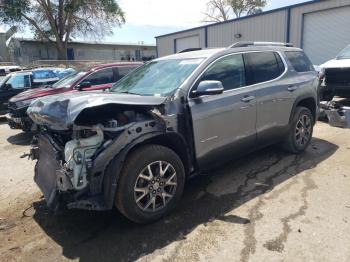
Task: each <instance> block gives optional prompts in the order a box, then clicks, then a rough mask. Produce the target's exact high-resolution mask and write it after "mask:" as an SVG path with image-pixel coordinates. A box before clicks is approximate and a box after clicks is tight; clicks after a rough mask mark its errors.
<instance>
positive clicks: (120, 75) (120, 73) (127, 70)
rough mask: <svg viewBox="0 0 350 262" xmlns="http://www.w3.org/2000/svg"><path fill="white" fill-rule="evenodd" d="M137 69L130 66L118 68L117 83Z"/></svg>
mask: <svg viewBox="0 0 350 262" xmlns="http://www.w3.org/2000/svg"><path fill="white" fill-rule="evenodd" d="M135 68H136V67H129V66H123V67H118V68H117V70H118V76H117V81H118V80H119V79H121V78H123V77H124V76H126V75H127V74H129V73H130V72H131V71H132V70H134V69H135Z"/></svg>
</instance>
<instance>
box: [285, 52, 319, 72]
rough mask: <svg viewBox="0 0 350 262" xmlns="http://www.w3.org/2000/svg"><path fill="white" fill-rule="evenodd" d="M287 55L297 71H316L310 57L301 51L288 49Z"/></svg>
mask: <svg viewBox="0 0 350 262" xmlns="http://www.w3.org/2000/svg"><path fill="white" fill-rule="evenodd" d="M286 56H287V58H288V60H289V62H290V63H291V64H292V66H293V67H294V69H295V71H297V72H309V71H315V69H314V67H313V65H312V64H311V62H310V60H309V58H307V56H306V55H305V54H304V52H301V51H288V52H286Z"/></svg>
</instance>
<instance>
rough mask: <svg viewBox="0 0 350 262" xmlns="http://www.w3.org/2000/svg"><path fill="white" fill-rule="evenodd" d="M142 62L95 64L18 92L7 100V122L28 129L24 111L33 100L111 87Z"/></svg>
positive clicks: (24, 129)
mask: <svg viewBox="0 0 350 262" xmlns="http://www.w3.org/2000/svg"><path fill="white" fill-rule="evenodd" d="M142 64H143V63H140V62H130V63H129V62H128V63H115V64H106V65H97V66H94V67H91V68H90V69H88V70H87V71H86V72H85V71H84V72H75V73H73V74H70V75H68V76H67V77H65V78H63V79H61V80H60V81H58V82H57V83H55V84H54V85H52V86H45V87H42V88H37V89H35V90H28V91H26V92H23V93H20V94H18V95H17V96H14V97H12V98H11V99H10V101H9V104H8V110H9V113H8V114H7V115H6V117H7V120H8V124H9V125H10V127H11V128H13V129H22V130H23V131H30V130H31V129H32V121H31V120H30V119H29V117H28V116H27V114H26V111H27V108H28V106H29V105H30V103H31V102H32V101H33V100H35V99H37V98H41V97H44V96H49V95H55V94H61V93H66V92H77V91H91V90H104V89H107V88H110V87H112V85H113V84H114V83H115V82H117V81H118V80H119V79H121V78H122V77H124V76H125V75H126V74H128V73H129V72H131V71H132V70H134V69H135V68H137V67H139V66H141V65H142Z"/></svg>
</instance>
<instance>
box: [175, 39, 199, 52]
mask: <svg viewBox="0 0 350 262" xmlns="http://www.w3.org/2000/svg"><path fill="white" fill-rule="evenodd" d="M175 41H176V52H180V51H183V50H185V49H188V48H199V35H193V36H189V37H184V38H178V39H176V40H175Z"/></svg>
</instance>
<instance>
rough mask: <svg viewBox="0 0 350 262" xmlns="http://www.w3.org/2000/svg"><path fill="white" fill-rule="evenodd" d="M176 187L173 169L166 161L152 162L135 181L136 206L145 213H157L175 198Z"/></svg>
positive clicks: (175, 176)
mask: <svg viewBox="0 0 350 262" xmlns="http://www.w3.org/2000/svg"><path fill="white" fill-rule="evenodd" d="M176 187H177V175H176V171H175V168H174V167H173V166H172V165H171V164H170V163H168V162H166V161H156V162H152V163H151V164H149V165H147V166H146V167H145V168H144V169H143V170H142V171H141V173H140V174H139V175H138V177H137V179H136V183H135V186H134V198H135V201H136V204H137V206H138V207H139V208H140V209H142V210H143V211H146V212H156V211H159V210H160V209H163V208H164V207H165V206H166V205H167V204H168V203H169V201H170V200H171V199H172V198H173V197H174V196H175V192H176Z"/></svg>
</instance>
